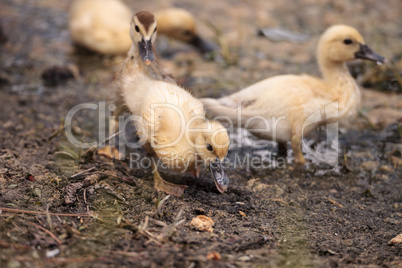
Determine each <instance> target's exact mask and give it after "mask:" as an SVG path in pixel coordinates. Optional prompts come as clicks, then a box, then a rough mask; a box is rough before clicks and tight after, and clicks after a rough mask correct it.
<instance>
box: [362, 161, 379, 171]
mask: <svg viewBox="0 0 402 268" xmlns="http://www.w3.org/2000/svg"><path fill="white" fill-rule="evenodd" d="M377 166H378V162H377V161H367V162H363V163H362V168H363V169H365V170H367V171H372V170H375V169H376V168H377Z"/></svg>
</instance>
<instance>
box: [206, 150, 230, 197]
mask: <svg viewBox="0 0 402 268" xmlns="http://www.w3.org/2000/svg"><path fill="white" fill-rule="evenodd" d="M209 169H210V170H211V173H212V177H213V178H214V182H215V185H216V188H218V190H219V192H221V193H223V192H225V191H226V190H227V189H228V186H229V178H228V176H227V175H226V174H225V171H224V170H223V168H222V162H221V160H219V158H218V157H217V158H216V160H215V161H211V162H210V163H209Z"/></svg>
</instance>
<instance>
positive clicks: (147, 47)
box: [138, 39, 155, 65]
mask: <svg viewBox="0 0 402 268" xmlns="http://www.w3.org/2000/svg"><path fill="white" fill-rule="evenodd" d="M138 50H139V52H140V57H141V59H142V60H143V61H144V62H145V64H146V65H149V64H150V63H151V61H154V59H155V58H154V52H153V50H152V41H151V40H147V41H145V40H144V39H142V40H141V42H139V43H138Z"/></svg>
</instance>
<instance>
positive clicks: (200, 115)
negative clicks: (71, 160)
mask: <svg viewBox="0 0 402 268" xmlns="http://www.w3.org/2000/svg"><path fill="white" fill-rule="evenodd" d="M140 68H141V67H140V65H139V64H138V63H136V62H134V61H133V64H127V65H126V68H124V69H123V70H122V71H121V72H120V73H119V76H118V77H117V84H118V87H119V89H120V91H121V94H122V97H123V100H124V102H125V105H126V106H127V107H128V109H129V110H130V112H131V114H132V115H133V116H134V118H135V120H134V124H135V127H136V130H137V134H138V136H139V137H140V142H141V143H142V144H144V149H145V150H146V151H147V152H148V153H150V154H153V155H154V156H155V157H156V158H157V159H158V160H159V161H160V162H161V163H162V164H163V165H164V166H166V167H168V168H169V169H170V170H172V171H174V172H192V173H193V174H194V175H195V176H196V177H198V174H199V165H200V161H202V162H203V163H204V164H206V165H209V167H210V171H211V173H212V177H213V179H214V182H215V185H216V187H217V189H218V190H219V191H220V192H224V191H225V190H226V189H227V187H228V184H229V179H228V177H227V175H226V174H225V172H224V170H223V168H222V160H223V159H224V157H225V156H226V154H227V151H228V149H229V142H230V141H229V136H228V133H227V130H226V128H224V127H223V126H222V124H221V123H219V122H217V121H208V120H207V119H206V118H205V110H204V107H203V105H202V103H201V101H199V100H197V99H196V98H194V97H193V96H192V95H191V94H190V93H189V92H187V91H186V90H184V89H183V88H181V87H178V86H176V85H174V84H172V83H168V82H165V81H158V80H155V79H152V78H151V77H149V76H148V75H146V74H145V73H144V72H143V71H141V70H140ZM153 172H154V186H155V188H156V189H157V190H161V191H165V192H167V193H169V194H173V195H177V196H180V195H181V192H180V191H178V190H177V188H183V187H184V186H179V185H174V184H171V183H169V182H166V181H164V180H163V179H162V177H161V176H160V174H159V172H158V170H157V168H156V166H155V164H153Z"/></svg>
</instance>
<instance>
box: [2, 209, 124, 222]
mask: <svg viewBox="0 0 402 268" xmlns="http://www.w3.org/2000/svg"><path fill="white" fill-rule="evenodd" d="M0 211H4V212H12V213H25V214H36V215H51V216H63V217H97V216H102V217H108V218H109V217H110V218H113V217H116V216H118V215H91V214H74V213H71V214H68V213H46V212H44V211H43V212H42V211H30V210H23V209H14V208H3V207H0ZM98 220H100V219H99V218H98Z"/></svg>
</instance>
